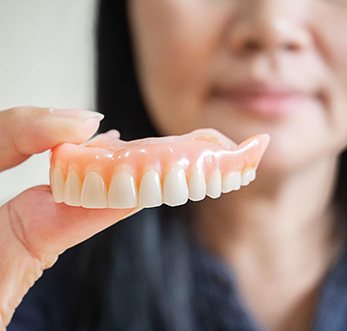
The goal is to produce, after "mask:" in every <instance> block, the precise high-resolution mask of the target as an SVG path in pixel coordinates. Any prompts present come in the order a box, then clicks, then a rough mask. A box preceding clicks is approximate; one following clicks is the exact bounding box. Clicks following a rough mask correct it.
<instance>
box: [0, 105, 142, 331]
mask: <svg viewBox="0 0 347 331" xmlns="http://www.w3.org/2000/svg"><path fill="white" fill-rule="evenodd" d="M99 115H100V114H99ZM100 119H101V118H100V116H98V115H97V114H95V113H94V112H90V111H82V110H80V111H79V110H55V111H52V110H48V109H45V108H31V107H21V108H13V109H8V110H5V111H1V112H0V171H3V170H6V169H9V168H11V167H13V166H15V165H17V164H19V163H21V162H23V161H25V160H26V159H27V158H28V157H30V156H31V155H32V154H35V153H40V152H43V151H45V150H48V149H50V148H52V147H54V146H55V145H57V144H60V143H62V142H71V143H81V142H83V141H85V140H86V139H88V138H90V137H91V136H92V135H93V134H94V133H95V132H96V130H97V129H98V127H99V122H100ZM28 123H30V125H28ZM136 211H137V210H133V209H121V210H115V209H114V210H109V209H104V210H102V209H101V210H92V209H88V210H87V209H83V208H74V207H69V206H66V205H64V204H56V203H54V202H53V198H52V193H51V191H50V189H49V187H48V186H40V187H34V188H30V189H28V190H27V191H25V192H23V193H21V194H20V195H18V196H17V197H15V198H13V199H11V200H10V201H8V202H7V203H5V204H4V205H3V206H1V207H0V250H1V252H2V253H1V259H0V330H1V331H3V330H5V329H6V326H7V325H8V323H9V322H10V319H11V317H12V315H13V313H14V309H15V308H16V307H17V305H18V304H19V303H20V302H21V300H22V298H23V296H24V295H25V293H26V292H27V291H28V289H29V288H30V287H31V286H32V285H33V284H34V282H35V281H36V280H37V279H38V278H39V277H40V276H41V275H42V272H43V270H44V269H47V268H49V267H50V266H52V265H53V264H54V263H55V262H56V260H57V258H58V256H59V254H61V253H62V252H64V251H65V250H66V249H68V248H70V247H72V246H74V245H76V244H78V243H80V242H82V241H84V240H86V239H88V238H89V237H91V236H93V235H94V234H96V233H98V232H100V231H102V230H103V229H105V228H107V227H109V226H111V225H113V224H115V223H116V222H118V221H120V220H122V219H124V218H126V217H128V216H129V215H131V214H133V213H135V212H136ZM71 220H73V222H71Z"/></svg>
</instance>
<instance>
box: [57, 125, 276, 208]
mask: <svg viewBox="0 0 347 331" xmlns="http://www.w3.org/2000/svg"><path fill="white" fill-rule="evenodd" d="M268 142H269V136H268V135H266V134H262V135H257V136H254V137H251V138H249V139H247V140H245V141H244V142H242V143H241V144H239V145H237V144H235V143H234V142H233V141H231V140H230V139H228V138H227V137H226V136H224V135H223V134H221V133H220V132H218V131H216V130H214V129H199V130H196V131H193V132H191V133H188V134H184V135H181V136H169V137H160V138H145V139H139V140H133V141H122V140H120V139H119V133H118V132H117V131H115V130H112V131H109V132H107V133H104V134H100V135H98V136H96V137H95V138H93V139H91V140H90V141H87V142H85V143H83V144H80V145H76V144H70V143H64V144H61V145H58V146H57V147H55V148H54V149H53V150H52V153H51V169H50V182H51V188H52V193H53V199H54V201H55V202H56V203H62V202H63V203H65V204H67V205H69V206H82V207H85V208H133V207H138V208H145V207H157V206H160V205H161V204H163V203H164V204H166V205H169V206H178V205H182V204H185V203H186V202H187V201H188V199H189V200H192V201H199V200H203V199H204V198H205V197H206V196H208V197H210V198H214V199H215V198H218V197H219V196H220V195H221V194H222V193H228V192H231V191H235V190H239V189H240V188H241V186H246V185H248V184H249V183H250V182H252V181H253V180H254V179H255V176H256V169H257V167H258V164H259V162H260V159H261V157H262V155H263V153H264V151H265V149H266V147H267V145H268Z"/></svg>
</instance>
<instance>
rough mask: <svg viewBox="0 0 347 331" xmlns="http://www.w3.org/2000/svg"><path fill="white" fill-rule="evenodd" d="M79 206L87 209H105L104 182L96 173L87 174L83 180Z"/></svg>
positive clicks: (105, 194)
mask: <svg viewBox="0 0 347 331" xmlns="http://www.w3.org/2000/svg"><path fill="white" fill-rule="evenodd" d="M81 205H82V206H83V207H87V208H107V193H106V186H105V182H104V180H103V178H102V177H101V176H100V175H99V174H98V173H96V172H89V173H88V174H87V175H86V177H85V178H84V181H83V185H82V194H81Z"/></svg>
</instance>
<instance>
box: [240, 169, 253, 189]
mask: <svg viewBox="0 0 347 331" xmlns="http://www.w3.org/2000/svg"><path fill="white" fill-rule="evenodd" d="M254 179H255V169H248V170H246V171H245V172H243V174H242V179H241V185H242V186H246V185H248V184H249V183H250V182H251V181H253V180H254Z"/></svg>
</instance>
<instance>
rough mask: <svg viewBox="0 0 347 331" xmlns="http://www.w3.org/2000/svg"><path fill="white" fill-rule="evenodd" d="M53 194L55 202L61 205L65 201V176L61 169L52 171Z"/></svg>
mask: <svg viewBox="0 0 347 331" xmlns="http://www.w3.org/2000/svg"><path fill="white" fill-rule="evenodd" d="M51 183H52V194H53V200H54V202H57V203H60V202H63V201H64V175H63V172H62V171H61V170H60V169H59V168H53V170H52V177H51Z"/></svg>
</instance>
